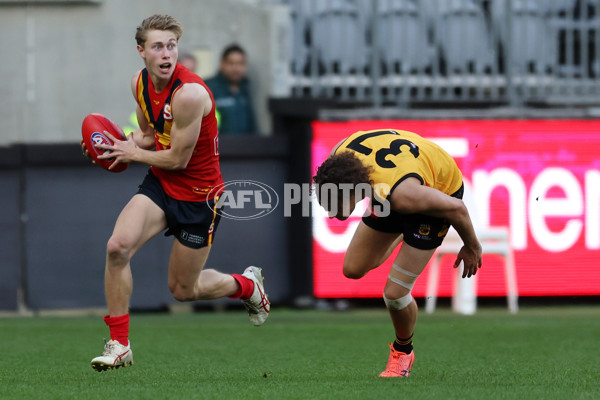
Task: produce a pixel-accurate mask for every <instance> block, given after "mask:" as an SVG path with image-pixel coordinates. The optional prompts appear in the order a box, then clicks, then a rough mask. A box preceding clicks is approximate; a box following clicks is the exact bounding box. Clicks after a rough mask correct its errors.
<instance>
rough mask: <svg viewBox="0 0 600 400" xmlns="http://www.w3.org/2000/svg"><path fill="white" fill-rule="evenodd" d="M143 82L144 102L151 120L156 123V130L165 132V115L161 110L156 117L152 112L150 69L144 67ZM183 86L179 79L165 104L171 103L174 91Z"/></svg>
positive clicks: (172, 87)
mask: <svg viewBox="0 0 600 400" xmlns="http://www.w3.org/2000/svg"><path fill="white" fill-rule="evenodd" d="M142 83H143V84H144V91H143V94H144V102H145V103H146V109H147V111H148V117H149V118H150V122H152V123H153V124H154V130H156V131H158V132H160V133H164V129H165V117H164V114H163V113H162V112H161V113H159V115H158V118H154V113H153V112H152V101H151V100H150V87H149V86H148V69H147V68H144V69H143V70H142ZM179 86H181V80H180V79H177V80H176V81H175V82H174V83H173V86H171V91H170V93H169V97H167V99H166V100H165V104H171V98H172V97H173V92H174V91H175V90H176V89H177V88H178V87H179Z"/></svg>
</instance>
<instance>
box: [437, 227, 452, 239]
mask: <svg viewBox="0 0 600 400" xmlns="http://www.w3.org/2000/svg"><path fill="white" fill-rule="evenodd" d="M448 229H450V226H449V225H444V226H442V229H441V230H440V231H439V232H438V237H444V236H446V234H447V233H448Z"/></svg>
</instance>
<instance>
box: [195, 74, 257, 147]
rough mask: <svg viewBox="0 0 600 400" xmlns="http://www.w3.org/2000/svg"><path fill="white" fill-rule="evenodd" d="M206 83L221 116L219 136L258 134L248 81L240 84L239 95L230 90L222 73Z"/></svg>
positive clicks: (245, 80)
mask: <svg viewBox="0 0 600 400" xmlns="http://www.w3.org/2000/svg"><path fill="white" fill-rule="evenodd" d="M205 82H206V85H207V86H208V87H209V88H210V90H211V92H212V94H213V97H214V98H215V104H216V106H217V112H218V113H219V114H220V120H219V134H223V135H243V134H255V133H258V128H257V126H256V119H255V117H254V109H253V107H252V96H251V95H250V87H249V84H248V80H247V79H244V80H243V81H242V82H241V83H240V91H239V92H238V93H233V92H231V90H229V82H227V79H225V77H224V76H223V75H222V74H221V73H220V72H219V73H218V74H217V75H216V76H214V77H213V78H210V79H207V80H206V81H205Z"/></svg>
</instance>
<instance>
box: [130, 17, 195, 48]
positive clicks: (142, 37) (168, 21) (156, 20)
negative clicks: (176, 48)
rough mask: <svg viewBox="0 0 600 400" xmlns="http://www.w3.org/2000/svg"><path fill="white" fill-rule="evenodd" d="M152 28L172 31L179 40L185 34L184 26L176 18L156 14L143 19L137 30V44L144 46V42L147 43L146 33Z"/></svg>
mask: <svg viewBox="0 0 600 400" xmlns="http://www.w3.org/2000/svg"><path fill="white" fill-rule="evenodd" d="M152 30H158V31H171V32H173V33H174V34H175V36H176V37H177V40H179V38H180V37H181V35H182V34H183V27H182V26H181V24H180V23H179V22H178V21H177V20H176V19H175V18H173V17H171V16H170V15H166V14H154V15H152V16H150V17H148V18H146V19H145V20H143V21H142V23H141V24H140V25H139V26H138V27H137V29H136V30H135V41H136V42H137V44H138V45H140V46H144V43H146V33H147V32H148V31H152Z"/></svg>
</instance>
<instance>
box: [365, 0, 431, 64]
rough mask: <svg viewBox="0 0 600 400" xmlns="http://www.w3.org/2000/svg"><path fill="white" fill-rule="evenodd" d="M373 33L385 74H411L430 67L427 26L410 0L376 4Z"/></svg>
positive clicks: (386, 1)
mask: <svg viewBox="0 0 600 400" xmlns="http://www.w3.org/2000/svg"><path fill="white" fill-rule="evenodd" d="M374 29H375V30H376V35H375V37H376V41H377V43H375V49H376V51H377V52H378V56H379V59H380V60H381V61H382V62H383V64H384V72H385V74H387V75H392V74H403V73H408V72H413V71H415V70H419V69H423V68H425V67H426V66H428V65H430V64H431V59H432V57H431V56H432V49H431V48H430V45H429V42H428V36H427V26H426V23H425V20H424V19H421V18H420V11H419V8H418V7H417V5H416V3H415V2H414V1H413V0H380V2H379V8H378V10H377V18H376V20H375V26H374Z"/></svg>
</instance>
